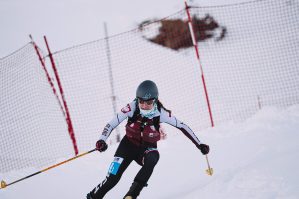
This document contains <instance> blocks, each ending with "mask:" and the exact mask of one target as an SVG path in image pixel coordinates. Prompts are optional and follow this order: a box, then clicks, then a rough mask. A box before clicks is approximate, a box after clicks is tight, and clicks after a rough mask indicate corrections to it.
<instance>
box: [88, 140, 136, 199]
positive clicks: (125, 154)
mask: <svg viewBox="0 0 299 199" xmlns="http://www.w3.org/2000/svg"><path fill="white" fill-rule="evenodd" d="M131 156H132V149H131V146H130V145H129V144H128V141H127V139H122V141H121V142H120V144H119V146H118V148H117V150H116V152H115V155H114V161H113V162H112V163H111V165H110V167H109V171H108V174H107V176H106V178H105V179H104V180H103V181H102V183H100V184H99V185H98V186H96V187H95V188H94V189H93V190H92V191H91V192H90V193H89V195H90V196H89V197H90V198H91V199H102V198H103V197H104V196H105V194H106V193H107V192H108V191H110V190H111V189H112V188H113V187H114V186H115V185H116V184H117V183H118V181H119V180H120V178H121V176H122V174H123V172H124V171H125V170H126V169H127V167H128V166H129V164H130V163H131V162H132V160H133V158H132V157H131Z"/></svg>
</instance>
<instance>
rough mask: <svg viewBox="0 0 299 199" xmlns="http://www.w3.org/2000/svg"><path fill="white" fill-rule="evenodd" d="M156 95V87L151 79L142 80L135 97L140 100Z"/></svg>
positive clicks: (157, 93) (156, 96)
mask: <svg viewBox="0 0 299 199" xmlns="http://www.w3.org/2000/svg"><path fill="white" fill-rule="evenodd" d="M158 96H159V92H158V87H157V85H156V84H155V82H153V81H151V80H145V81H143V82H142V83H141V84H140V85H139V86H138V88H137V90H136V97H137V98H140V99H142V100H150V99H158Z"/></svg>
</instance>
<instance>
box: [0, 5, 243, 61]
mask: <svg viewBox="0 0 299 199" xmlns="http://www.w3.org/2000/svg"><path fill="white" fill-rule="evenodd" d="M244 1H249V0H192V1H191V0H190V1H189V4H196V5H202V6H206V5H223V4H231V3H236V2H244ZM183 8H184V0H151V1H148V0H127V1H124V0H114V1H99V0H51V1H49V0H0V26H1V31H0V38H1V39H0V41H1V42H0V43H1V45H0V57H4V56H6V55H8V54H10V53H12V52H14V51H15V50H17V49H19V48H20V47H22V46H23V45H25V44H26V43H28V42H29V41H30V39H29V37H28V35H29V34H32V36H33V38H34V40H35V41H36V42H37V44H38V45H39V46H40V47H41V48H44V42H43V36H44V35H46V36H47V38H48V41H49V44H50V47H51V49H52V51H53V52H54V51H57V50H62V49H64V48H67V47H70V46H73V45H77V44H81V43H84V42H89V41H93V40H96V39H99V38H103V37H104V22H106V23H107V26H108V33H109V35H113V34H117V33H121V32H124V31H127V30H131V29H133V28H135V27H136V26H137V25H138V24H139V23H140V22H142V21H144V20H146V19H153V18H162V17H166V16H168V15H170V14H172V13H174V12H176V11H179V10H181V9H183Z"/></svg>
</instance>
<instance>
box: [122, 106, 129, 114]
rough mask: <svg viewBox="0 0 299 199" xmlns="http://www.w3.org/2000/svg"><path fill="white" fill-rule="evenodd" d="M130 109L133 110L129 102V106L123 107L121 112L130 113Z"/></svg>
mask: <svg viewBox="0 0 299 199" xmlns="http://www.w3.org/2000/svg"><path fill="white" fill-rule="evenodd" d="M130 111H131V107H130V104H128V105H127V106H125V107H123V108H122V109H121V112H123V113H128V112H130Z"/></svg>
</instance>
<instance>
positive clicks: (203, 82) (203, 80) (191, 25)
mask: <svg viewBox="0 0 299 199" xmlns="http://www.w3.org/2000/svg"><path fill="white" fill-rule="evenodd" d="M184 1H185V10H186V13H187V16H188V25H189V31H190V35H191V38H192V42H193V46H194V49H195V53H196V58H197V61H198V65H199V67H200V73H201V80H202V84H203V87H204V92H205V96H206V101H207V106H208V111H209V116H210V121H211V126H212V127H214V120H213V115H212V110H211V105H210V100H209V95H208V90H207V86H206V82H205V78H204V73H203V68H202V64H201V60H200V56H199V50H198V45H197V41H196V38H195V33H194V28H193V24H192V19H191V15H190V12H189V6H188V4H187V0H184Z"/></svg>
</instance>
